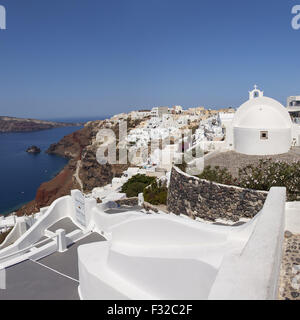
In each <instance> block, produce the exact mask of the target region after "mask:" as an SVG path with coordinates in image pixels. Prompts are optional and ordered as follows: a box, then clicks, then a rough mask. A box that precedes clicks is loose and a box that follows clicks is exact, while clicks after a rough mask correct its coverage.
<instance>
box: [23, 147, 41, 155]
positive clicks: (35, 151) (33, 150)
mask: <svg viewBox="0 0 300 320" xmlns="http://www.w3.org/2000/svg"><path fill="white" fill-rule="evenodd" d="M26 152H27V153H40V152H41V149H40V148H39V147H37V146H31V147H29V148H27V150H26Z"/></svg>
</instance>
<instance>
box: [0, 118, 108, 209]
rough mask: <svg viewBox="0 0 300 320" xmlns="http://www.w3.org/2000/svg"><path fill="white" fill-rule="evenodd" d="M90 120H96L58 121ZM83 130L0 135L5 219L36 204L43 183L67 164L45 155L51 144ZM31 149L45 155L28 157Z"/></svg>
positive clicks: (0, 188) (1, 200)
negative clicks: (24, 205) (34, 200)
mask: <svg viewBox="0 0 300 320" xmlns="http://www.w3.org/2000/svg"><path fill="white" fill-rule="evenodd" d="M98 119H99V118H98ZM100 119H103V117H102V118H100ZM45 120H52V119H45ZM55 120H56V121H58V119H55ZM88 120H96V119H93V118H92V119H82V118H81V119H59V121H66V122H73V121H76V122H77V121H78V122H85V121H88ZM80 128H81V127H66V128H56V129H50V130H42V131H37V132H29V133H2V134H1V133H0V179H1V180H0V215H6V214H8V213H10V212H12V211H14V210H16V209H18V208H19V207H21V206H22V205H23V204H25V203H27V202H29V201H31V200H33V199H34V198H35V195H36V191H37V189H38V187H39V186H40V185H41V183H43V182H45V181H49V180H50V179H52V178H53V177H54V176H55V175H56V174H57V173H58V172H59V171H60V170H61V169H62V168H63V167H64V166H65V165H66V164H67V162H68V160H67V159H65V158H62V157H58V156H54V155H48V154H46V153H45V151H46V150H47V149H48V147H49V146H50V144H52V143H55V142H58V141H59V140H60V139H61V138H63V137H64V136H65V135H68V134H70V133H72V132H74V131H76V130H79V129H80ZM31 145H36V146H38V147H39V148H40V149H41V150H42V152H41V153H40V154H28V153H27V152H26V149H27V148H28V147H29V146H31Z"/></svg>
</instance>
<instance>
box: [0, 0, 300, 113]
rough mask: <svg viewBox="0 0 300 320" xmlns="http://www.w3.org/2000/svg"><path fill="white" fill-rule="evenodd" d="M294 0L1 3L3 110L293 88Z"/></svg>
mask: <svg viewBox="0 0 300 320" xmlns="http://www.w3.org/2000/svg"><path fill="white" fill-rule="evenodd" d="M296 4H300V0H296V1H288V0H276V1H274V0H260V1H257V0H251V1H249V0H243V1H240V0H239V1H238V0H227V1H224V0H218V1H211V0H210V1H208V0H204V1H202V0H51V1H50V0H0V5H4V6H5V7H6V10H7V30H0V115H10V116H20V117H35V118H66V117H81V116H84V117H89V116H91V117H95V116H101V115H110V114H115V113H119V112H127V111H129V110H131V109H139V108H151V107H152V106H157V105H169V106H170V105H174V104H179V105H182V106H184V107H192V106H201V105H204V106H207V107H217V108H220V107H223V106H233V107H237V106H239V105H240V104H241V103H242V102H244V101H245V100H247V98H248V90H249V89H251V88H252V87H253V85H254V84H255V83H257V84H258V85H259V86H260V87H262V89H263V90H264V91H265V94H266V95H268V96H271V97H273V98H275V99H278V100H279V101H281V102H282V103H284V104H285V101H286V97H287V96H289V95H296V94H300V76H299V70H300V30H298V31H296V30H294V29H292V27H291V20H292V14H291V9H292V7H293V5H296Z"/></svg>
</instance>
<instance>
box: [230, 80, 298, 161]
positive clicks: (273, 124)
mask: <svg viewBox="0 0 300 320" xmlns="http://www.w3.org/2000/svg"><path fill="white" fill-rule="evenodd" d="M230 127H231V128H230V129H231V131H232V132H230V133H229V132H228V133H229V139H230V140H231V144H230V145H231V147H233V149H234V150H235V151H236V152H238V153H242V154H247V155H275V154H282V153H286V152H288V151H289V150H290V148H291V144H292V121H291V117H290V115H289V113H288V111H287V109H286V108H285V107H284V106H283V105H282V104H281V103H279V102H278V101H276V100H274V99H272V98H268V97H264V93H263V91H260V90H258V89H257V86H255V87H254V90H253V91H251V92H249V100H248V101H246V102H245V103H244V104H242V105H241V106H240V107H239V108H238V110H237V112H236V113H235V116H234V118H233V121H232V124H231V126H230ZM228 129H229V128H228Z"/></svg>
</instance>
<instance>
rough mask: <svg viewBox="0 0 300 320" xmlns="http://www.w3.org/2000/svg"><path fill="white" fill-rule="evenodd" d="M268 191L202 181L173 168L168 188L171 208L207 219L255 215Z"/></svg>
mask: <svg viewBox="0 0 300 320" xmlns="http://www.w3.org/2000/svg"><path fill="white" fill-rule="evenodd" d="M267 195H268V192H265V191H256V190H250V189H243V188H239V187H235V186H227V185H222V184H218V183H214V182H211V181H207V180H202V179H199V178H197V177H194V176H190V175H188V174H186V173H184V172H182V171H181V170H180V169H179V168H177V167H173V169H172V173H171V180H170V186H169V191H168V201H167V205H168V210H169V212H172V213H175V214H178V215H179V214H185V215H188V216H190V217H191V218H193V219H194V218H196V217H199V218H201V219H205V220H208V221H215V220H216V219H223V220H230V221H238V220H239V219H240V218H253V217H254V216H255V215H256V214H257V213H258V212H259V211H260V210H261V209H262V207H263V204H264V202H265V199H266V198H267Z"/></svg>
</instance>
